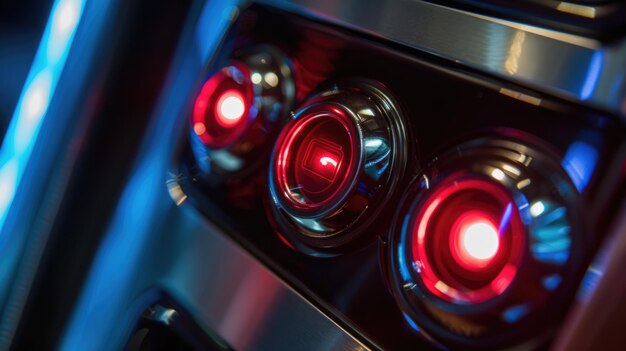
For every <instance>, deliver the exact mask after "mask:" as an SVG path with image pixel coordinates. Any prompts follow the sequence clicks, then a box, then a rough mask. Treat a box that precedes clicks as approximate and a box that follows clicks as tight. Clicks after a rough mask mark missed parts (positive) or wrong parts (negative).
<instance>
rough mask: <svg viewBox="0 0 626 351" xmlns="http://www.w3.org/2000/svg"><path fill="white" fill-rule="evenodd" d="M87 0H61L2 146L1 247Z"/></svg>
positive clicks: (0, 181) (47, 25)
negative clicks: (5, 226) (13, 205)
mask: <svg viewBox="0 0 626 351" xmlns="http://www.w3.org/2000/svg"><path fill="white" fill-rule="evenodd" d="M85 1H86V0H57V1H56V2H55V3H54V4H53V6H52V11H51V13H50V17H49V18H48V23H47V24H46V28H45V30H44V33H43V36H42V38H41V42H40V43H39V48H38V49H37V53H36V55H35V59H34V60H33V63H32V65H31V68H30V71H29V73H28V77H27V79H26V84H25V85H24V87H23V89H22V93H21V95H20V98H19V100H18V102H17V106H16V108H15V111H14V113H13V116H12V118H11V122H10V124H9V127H8V128H7V131H6V134H5V137H4V140H3V142H2V147H1V148H0V189H1V190H2V195H0V250H2V249H3V248H4V245H5V243H6V241H7V239H8V233H7V232H6V231H4V230H3V227H4V222H5V221H6V218H7V214H8V212H9V210H10V208H11V204H12V203H13V199H14V197H15V194H16V193H17V189H18V188H19V186H20V182H21V180H22V177H23V174H24V170H25V168H26V166H27V164H28V161H29V159H30V157H31V155H32V151H33V148H34V145H35V142H36V141H37V136H38V135H39V130H40V128H41V125H42V123H43V121H44V117H45V115H46V112H47V111H48V106H49V104H50V101H51V99H52V96H53V95H54V92H55V90H56V87H57V84H58V81H59V77H60V75H61V72H62V71H63V68H64V66H65V63H66V60H67V54H68V52H69V48H70V46H71V44H72V41H73V38H74V34H75V32H76V28H77V26H78V23H79V21H80V17H81V16H82V12H83V8H84V5H85Z"/></svg>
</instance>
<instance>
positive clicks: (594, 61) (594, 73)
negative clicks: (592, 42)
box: [580, 50, 604, 100]
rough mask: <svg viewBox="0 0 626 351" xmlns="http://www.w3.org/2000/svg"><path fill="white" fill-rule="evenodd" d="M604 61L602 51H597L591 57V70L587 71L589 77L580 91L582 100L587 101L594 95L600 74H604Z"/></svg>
mask: <svg viewBox="0 0 626 351" xmlns="http://www.w3.org/2000/svg"><path fill="white" fill-rule="evenodd" d="M603 61H604V53H603V52H602V51H599V50H598V51H595V52H594V53H593V56H591V63H590V64H589V70H588V71H587V77H586V78H585V82H584V84H583V87H582V90H581V91H580V98H581V99H583V100H587V99H589V98H590V97H591V95H593V92H594V90H595V89H596V85H597V84H598V80H599V79H600V73H602V64H603Z"/></svg>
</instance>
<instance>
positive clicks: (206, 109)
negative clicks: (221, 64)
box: [192, 64, 254, 149]
mask: <svg viewBox="0 0 626 351" xmlns="http://www.w3.org/2000/svg"><path fill="white" fill-rule="evenodd" d="M245 71H247V68H246V66H244V65H243V64H237V65H233V66H228V67H225V68H223V69H222V70H220V71H219V72H217V73H215V74H214V75H213V76H211V78H209V79H208V80H207V81H206V82H205V83H204V85H203V86H202V89H201V90H200V93H199V94H198V97H197V98H196V101H195V103H194V108H193V114H192V127H193V131H194V133H195V134H196V135H197V136H198V137H199V138H200V140H202V142H203V143H204V144H205V145H206V146H208V147H210V148H212V149H219V148H223V147H225V146H228V145H229V144H231V143H233V142H234V141H235V140H237V139H238V138H239V137H240V136H241V135H242V134H243V133H244V132H245V130H246V128H247V126H248V124H249V123H248V122H249V118H248V117H249V116H250V111H251V108H252V107H253V106H252V104H253V96H254V91H253V86H252V82H251V81H250V80H249V79H248V74H247V73H246V72H245Z"/></svg>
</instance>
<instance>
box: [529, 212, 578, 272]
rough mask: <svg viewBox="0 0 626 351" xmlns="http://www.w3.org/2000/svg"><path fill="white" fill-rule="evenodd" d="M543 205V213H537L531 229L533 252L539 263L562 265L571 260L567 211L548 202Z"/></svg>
mask: <svg viewBox="0 0 626 351" xmlns="http://www.w3.org/2000/svg"><path fill="white" fill-rule="evenodd" d="M541 204H542V211H541V213H539V211H537V212H536V213H535V214H536V217H535V221H534V222H533V224H532V225H531V229H530V236H531V239H532V240H533V242H532V244H531V252H532V254H533V256H534V257H535V258H536V259H537V260H539V261H542V262H549V263H553V264H558V265H562V264H564V263H565V262H567V260H568V259H569V255H570V249H571V244H572V238H571V227H570V225H569V222H568V218H567V210H566V209H565V208H564V207H559V206H557V205H556V204H554V203H552V202H550V201H548V200H542V201H541Z"/></svg>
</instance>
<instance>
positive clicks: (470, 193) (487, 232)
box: [412, 178, 526, 303]
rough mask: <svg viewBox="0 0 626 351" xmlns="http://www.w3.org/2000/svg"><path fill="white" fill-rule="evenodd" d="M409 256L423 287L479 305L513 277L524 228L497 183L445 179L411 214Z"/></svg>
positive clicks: (497, 292)
mask: <svg viewBox="0 0 626 351" xmlns="http://www.w3.org/2000/svg"><path fill="white" fill-rule="evenodd" d="M413 228H414V229H413V233H414V234H413V235H414V236H413V244H412V247H413V249H412V250H413V259H414V261H415V262H416V264H417V265H418V266H420V267H422V270H421V277H422V280H423V282H424V284H425V287H426V288H427V289H428V290H430V291H431V292H432V293H434V294H435V295H437V296H440V297H442V298H445V299H446V300H453V301H465V302H471V303H480V302H484V301H486V300H488V299H491V298H493V297H495V296H498V295H500V294H501V293H502V292H503V291H504V290H505V289H506V288H507V287H508V286H509V285H510V284H511V283H512V281H513V278H514V277H515V275H516V273H517V270H518V266H519V262H520V260H521V257H522V254H523V247H524V242H525V235H526V234H525V230H524V226H523V223H522V221H521V218H520V215H519V213H518V211H517V206H516V205H515V204H514V202H513V199H512V198H511V197H510V196H509V194H508V193H507V192H506V191H505V190H504V189H503V188H502V187H500V186H499V185H498V184H496V183H494V182H491V181H489V180H483V179H471V178H469V179H454V178H452V179H448V180H447V181H444V182H442V183H440V184H439V185H438V186H437V187H435V188H434V189H433V191H432V193H431V195H430V196H429V197H428V198H427V199H426V201H425V203H424V204H423V206H421V207H420V210H419V211H418V213H417V216H416V218H415V224H414V227H413Z"/></svg>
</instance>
